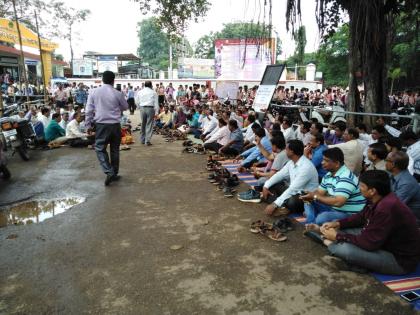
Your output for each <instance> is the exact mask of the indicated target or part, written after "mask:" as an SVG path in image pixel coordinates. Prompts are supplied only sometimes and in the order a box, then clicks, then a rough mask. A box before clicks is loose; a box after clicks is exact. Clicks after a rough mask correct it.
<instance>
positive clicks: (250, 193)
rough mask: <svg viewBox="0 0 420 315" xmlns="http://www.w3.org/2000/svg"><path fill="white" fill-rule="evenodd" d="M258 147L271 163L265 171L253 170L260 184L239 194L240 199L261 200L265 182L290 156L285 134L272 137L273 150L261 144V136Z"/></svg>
mask: <svg viewBox="0 0 420 315" xmlns="http://www.w3.org/2000/svg"><path fill="white" fill-rule="evenodd" d="M257 139H258V141H257V147H258V148H259V149H260V151H261V153H262V154H263V155H264V157H265V158H266V159H267V160H268V161H269V164H268V165H267V166H266V168H265V171H258V170H257V169H256V168H255V169H254V170H253V172H252V174H253V175H254V176H255V178H258V184H257V185H256V186H254V189H249V190H247V191H245V192H242V193H239V194H238V200H239V201H242V202H254V203H259V202H261V196H260V193H261V192H262V188H263V186H264V184H265V182H266V181H267V180H268V179H270V178H271V177H272V176H273V175H274V174H276V173H277V172H278V171H280V170H281V169H282V168H283V167H284V166H285V165H286V163H287V162H289V158H288V157H287V154H286V150H285V148H286V143H285V141H284V138H283V136H280V135H278V136H275V137H273V138H271V147H272V150H273V152H272V153H270V152H268V151H267V150H265V149H264V147H263V146H262V145H261V141H260V138H257Z"/></svg>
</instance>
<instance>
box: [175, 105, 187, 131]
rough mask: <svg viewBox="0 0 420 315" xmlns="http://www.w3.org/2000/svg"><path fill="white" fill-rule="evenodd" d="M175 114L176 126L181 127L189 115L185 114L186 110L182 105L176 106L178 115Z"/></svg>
mask: <svg viewBox="0 0 420 315" xmlns="http://www.w3.org/2000/svg"><path fill="white" fill-rule="evenodd" d="M174 116H175V120H174V124H175V128H179V127H181V126H182V125H184V124H186V122H187V115H185V113H184V110H183V109H182V106H178V107H177V108H176V115H174Z"/></svg>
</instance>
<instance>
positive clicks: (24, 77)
mask: <svg viewBox="0 0 420 315" xmlns="http://www.w3.org/2000/svg"><path fill="white" fill-rule="evenodd" d="M12 4H13V11H14V14H15V22H16V28H17V31H18V36H19V45H20V59H21V62H22V64H21V66H22V74H23V80H24V82H25V89H26V91H24V93H25V94H26V101H28V102H29V95H28V87H29V86H28V77H27V76H26V69H25V56H24V54H23V45H22V34H21V33H20V26H19V21H18V16H17V11H16V0H12ZM19 84H20V89H21V90H22V83H21V81H20V80H19Z"/></svg>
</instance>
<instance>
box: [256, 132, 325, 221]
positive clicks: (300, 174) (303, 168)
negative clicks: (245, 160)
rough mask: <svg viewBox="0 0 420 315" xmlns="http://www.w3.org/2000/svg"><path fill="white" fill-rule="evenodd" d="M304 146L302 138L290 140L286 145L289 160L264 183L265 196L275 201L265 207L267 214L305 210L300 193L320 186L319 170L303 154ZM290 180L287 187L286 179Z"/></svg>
mask: <svg viewBox="0 0 420 315" xmlns="http://www.w3.org/2000/svg"><path fill="white" fill-rule="evenodd" d="M303 150H304V146H303V143H302V141H300V140H290V141H289V142H288V143H287V146H286V155H287V157H288V158H289V159H290V161H289V162H287V164H286V165H285V166H284V167H283V168H282V169H281V170H280V171H278V172H277V173H276V174H274V175H273V176H272V177H271V178H270V179H269V180H267V181H266V182H265V184H264V188H263V198H264V199H265V200H268V201H269V200H273V197H274V198H275V200H274V202H273V203H271V204H270V205H268V206H267V207H266V208H265V213H266V214H267V215H274V213H275V212H276V211H277V210H278V209H279V210H280V212H282V213H283V214H284V213H287V212H289V211H292V212H299V211H302V212H303V202H302V201H301V200H299V195H300V194H302V193H303V192H305V191H312V190H314V189H316V188H317V187H318V184H319V182H318V172H317V170H316V168H315V166H314V165H313V163H312V162H311V161H310V160H309V159H308V158H306V157H305V156H304V155H303ZM285 180H288V181H289V182H290V184H289V186H288V187H287V186H286V185H285V184H284V181H285Z"/></svg>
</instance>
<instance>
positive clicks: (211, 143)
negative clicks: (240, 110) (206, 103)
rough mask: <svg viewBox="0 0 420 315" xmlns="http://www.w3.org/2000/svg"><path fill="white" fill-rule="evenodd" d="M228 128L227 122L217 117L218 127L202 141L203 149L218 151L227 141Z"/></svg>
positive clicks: (228, 135)
mask: <svg viewBox="0 0 420 315" xmlns="http://www.w3.org/2000/svg"><path fill="white" fill-rule="evenodd" d="M229 137H230V130H229V128H228V126H227V123H226V121H225V120H223V119H222V118H219V129H218V130H217V132H216V133H214V134H213V135H212V136H211V137H210V138H208V139H207V140H206V141H205V142H204V149H206V150H211V151H215V152H219V150H220V149H221V148H222V147H223V146H224V145H226V144H227V143H228V142H229Z"/></svg>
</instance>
